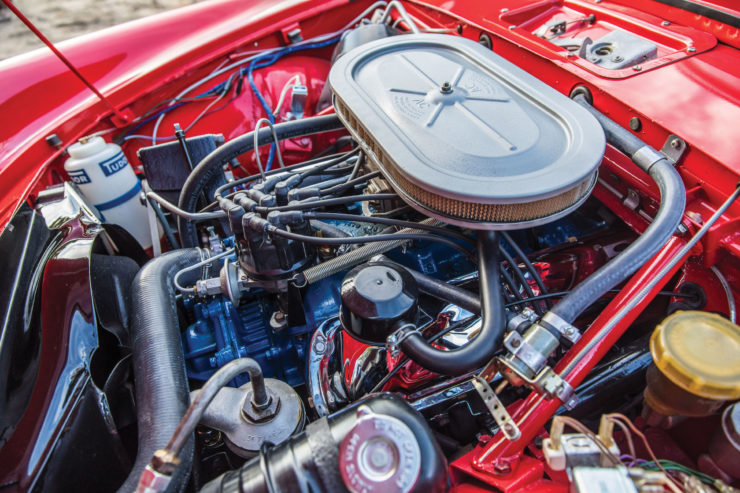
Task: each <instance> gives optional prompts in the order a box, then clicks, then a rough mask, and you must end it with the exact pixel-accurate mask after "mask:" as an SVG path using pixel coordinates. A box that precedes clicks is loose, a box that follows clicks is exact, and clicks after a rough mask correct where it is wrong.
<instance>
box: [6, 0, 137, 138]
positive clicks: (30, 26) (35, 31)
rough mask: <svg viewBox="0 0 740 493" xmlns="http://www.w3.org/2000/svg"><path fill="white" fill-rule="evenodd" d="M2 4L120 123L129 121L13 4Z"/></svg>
mask: <svg viewBox="0 0 740 493" xmlns="http://www.w3.org/2000/svg"><path fill="white" fill-rule="evenodd" d="M3 3H4V4H5V6H6V7H7V8H8V9H10V11H11V12H13V14H15V16H16V17H18V18H19V19H20V20H21V22H23V23H24V24H25V25H26V26H27V27H28V29H30V30H31V32H33V34H35V35H36V37H37V38H39V39H40V40H41V41H42V42H43V43H44V44H45V45H46V46H47V47H48V48H49V49H50V50H51V51H52V52H53V53H54V54H55V55H56V56H57V58H59V59H60V60H61V61H62V63H64V64H65V65H66V66H67V68H69V69H70V70H71V71H72V73H73V74H75V75H76V76H77V78H78V79H80V80H81V81H82V83H83V84H85V85H86V86H87V87H88V88H89V89H90V90H91V91H92V92H94V93H95V95H96V96H97V97H98V98H99V99H100V100H101V101H102V102H103V104H105V105H106V106H107V107H108V108H109V109H110V110H111V111H113V113H115V115H116V116H117V117H118V118H119V120H120V122H121V123H123V124H125V123H128V122H129V121H130V120H131V115H130V114H129V115H124V114H123V113H122V112H121V111H120V110H119V109H118V108H116V107H115V106H113V104H112V103H111V102H110V101H108V99H107V98H106V97H105V96H103V95H102V94H101V93H100V91H98V89H97V88H96V87H95V86H94V85H93V83H92V82H90V81H89V80H87V79H86V78H85V76H84V75H82V74H81V73H80V71H79V70H78V69H77V67H75V66H74V64H73V63H72V62H70V61H69V59H68V58H67V57H66V56H64V55H63V54H62V52H61V51H59V50H58V49H57V47H56V46H54V43H52V42H51V41H49V38H47V37H46V36H44V34H43V33H42V32H41V31H39V29H38V28H37V27H36V26H35V25H34V24H33V22H31V20H30V19H29V18H28V17H26V16H25V15H24V14H23V12H21V11H20V10H19V9H18V7H16V6H15V5H13V2H11V1H10V0H3Z"/></svg>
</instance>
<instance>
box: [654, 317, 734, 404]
mask: <svg viewBox="0 0 740 493" xmlns="http://www.w3.org/2000/svg"><path fill="white" fill-rule="evenodd" d="M650 352H651V353H652V355H653V361H654V362H655V366H657V367H658V368H659V369H660V371H661V372H662V373H663V375H665V376H666V377H667V378H668V379H669V380H671V381H672V382H673V383H675V384H676V385H678V386H679V387H681V388H683V389H684V390H686V391H688V392H691V393H692V394H695V395H697V396H699V397H703V398H706V399H717V400H734V399H738V398H740V327H738V326H737V325H735V324H733V323H732V322H730V321H729V320H727V319H725V318H723V317H721V316H719V315H716V314H714V313H707V312H700V311H679V312H676V313H674V314H672V315H670V316H669V317H666V319H665V320H663V322H661V323H660V324H659V325H658V327H657V328H656V329H655V331H654V332H653V335H652V336H651V337H650Z"/></svg>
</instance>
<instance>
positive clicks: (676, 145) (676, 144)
mask: <svg viewBox="0 0 740 493" xmlns="http://www.w3.org/2000/svg"><path fill="white" fill-rule="evenodd" d="M682 146H683V144H682V143H681V141H680V140H678V139H673V140H671V147H673V148H674V149H680V148H681V147H682Z"/></svg>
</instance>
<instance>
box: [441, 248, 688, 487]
mask: <svg viewBox="0 0 740 493" xmlns="http://www.w3.org/2000/svg"><path fill="white" fill-rule="evenodd" d="M684 244H685V242H684V240H682V239H681V238H678V237H674V238H672V239H671V240H670V241H669V242H668V243H667V244H666V245H665V246H664V247H663V249H662V250H661V251H660V252H659V253H658V254H656V255H655V257H653V259H651V261H650V262H648V263H647V264H646V265H644V266H643V267H642V268H641V269H640V270H639V271H638V272H637V273H636V274H635V275H634V276H633V277H632V278H631V279H630V281H629V282H628V283H627V284H626V285H625V287H624V288H623V289H622V291H621V292H620V293H619V294H618V295H617V297H616V298H614V300H612V301H611V303H609V305H608V306H607V307H606V309H605V310H604V311H603V312H602V313H601V314H600V315H599V316H598V317H597V318H596V320H594V322H593V324H591V326H590V327H589V328H588V329H587V330H586V331H585V332H584V334H583V337H582V338H581V339H580V340H579V341H578V343H576V344H575V345H574V346H573V347H572V348H571V349H570V350H569V351H568V352H567V353H566V355H565V356H564V357H563V359H562V360H561V361H560V362H559V363H558V365H557V366H556V367H555V371H556V372H559V371H561V370H562V369H563V368H564V367H565V366H566V365H567V364H568V363H569V362H570V361H571V360H572V359H573V356H574V355H575V354H577V352H578V351H579V350H580V349H581V348H582V347H584V346H585V345H586V344H588V343H589V342H590V340H591V339H592V337H593V335H594V334H595V333H596V332H597V331H598V330H599V328H600V327H602V326H603V325H604V324H606V323H607V322H609V321H610V319H611V318H612V317H613V316H614V315H615V314H616V313H618V312H619V310H620V309H621V308H622V307H623V306H624V305H625V304H626V303H627V302H629V301H630V300H631V299H632V298H633V297H634V296H635V295H636V294H637V293H638V292H639V290H640V289H641V288H642V287H643V286H644V284H645V282H646V281H647V280H649V279H652V278H653V277H654V276H655V274H656V273H657V272H659V271H660V269H661V268H663V266H665V265H666V264H667V263H668V262H669V261H670V260H671V259H672V258H673V256H674V255H676V253H677V252H678V251H679V250H680V249H681V247H682V246H683V245H684ZM678 269H680V264H679V265H677V266H676V267H675V269H674V270H673V271H672V272H671V273H670V274H669V275H667V276H666V277H664V278H663V280H662V281H661V282H660V283H658V284H657V285H656V286H655V288H654V289H653V290H652V291H651V293H650V294H649V295H647V296H644V297H643V298H642V300H641V301H640V304H639V305H638V306H637V307H636V308H635V309H634V310H632V311H631V312H630V313H629V315H628V316H626V317H624V318H622V319H621V320H620V321H619V322H618V323H617V325H616V326H615V327H614V329H613V330H612V331H611V332H609V333H608V335H607V336H606V337H605V338H604V339H602V340H601V341H600V342H599V343H598V344H597V345H596V346H595V347H594V349H593V350H592V351H591V352H590V353H588V355H587V356H586V357H584V358H583V359H582V360H581V361H579V362H578V364H577V365H576V366H575V367H574V369H573V370H572V371H571V372H570V374H568V375H567V377H566V380H567V381H568V383H570V384H571V385H572V386H573V387H574V388H575V387H577V386H578V384H579V383H580V382H581V381H583V379H584V378H585V377H586V375H587V374H588V372H589V371H591V369H593V367H594V366H595V365H596V363H598V362H599V360H601V358H602V357H603V356H604V354H606V352H607V351H608V350H609V349H610V348H611V347H612V346H613V345H614V343H615V342H616V341H617V340H618V339H619V338H620V337H621V336H622V334H624V332H625V330H627V328H628V327H629V326H630V324H631V323H632V322H633V321H634V320H635V319H636V318H637V316H638V315H639V314H640V312H641V311H642V310H643V309H644V308H645V307H646V306H647V305H648V304H649V303H650V302H651V301H652V299H653V298H654V297H655V295H656V294H657V292H658V291H660V290H661V289H662V288H663V286H664V285H665V283H666V282H667V281H668V280H669V279H670V277H671V276H672V275H673V274H674V273H675V272H676V271H677V270H678ZM560 405H561V404H560V401H558V400H544V399H543V398H542V397H540V396H538V395H536V394H532V395H530V396H529V397H528V398H527V399H526V400H525V402H524V404H523V405H521V406H520V407H518V408H517V409H516V410H515V411H514V412H513V416H512V417H513V418H514V419H515V420H516V422H517V424H518V425H519V429H520V431H521V433H522V435H521V438H519V439H518V440H516V441H509V440H507V439H506V438H504V437H503V436H502V435H501V434H498V435H497V436H495V437H493V439H492V440H491V441H490V442H488V443H487V444H485V445H484V446H479V447H477V448H476V449H474V450H473V452H472V456H471V458H469V459H468V460H469V463H470V464H467V462H468V461H466V460H465V459H466V458H462V459H459V460H458V461H456V462H454V463H453V464H452V467H453V468H456V469H460V470H462V471H464V472H466V473H467V474H469V475H471V476H472V477H474V478H477V479H479V480H483V481H486V482H488V483H490V484H492V485H494V486H496V487H497V488H500V489H503V488H506V487H508V485H509V483H510V481H511V478H512V477H518V476H519V475H520V474H521V473H520V472H519V469H518V468H519V467H520V464H521V463H522V461H525V460H527V459H528V458H527V457H526V456H523V455H522V452H523V450H524V448H525V447H527V445H528V444H529V443H530V442H531V441H532V440H533V439H534V438H535V437H536V436H537V435H538V434H539V433H541V432H542V428H543V427H544V425H545V423H546V422H547V421H548V420H549V419H550V418H551V417H552V416H553V414H554V413H555V411H557V409H558V408H559V407H560ZM471 459H472V460H471ZM502 463H506V464H508V466H507V468H510V469H511V471H510V472H508V473H507V474H499V473H497V467H498V470H501V466H500V464H502ZM507 468H504V470H506V469H507Z"/></svg>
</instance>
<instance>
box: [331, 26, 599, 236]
mask: <svg viewBox="0 0 740 493" xmlns="http://www.w3.org/2000/svg"><path fill="white" fill-rule="evenodd" d="M329 83H330V84H331V88H332V90H333V92H334V103H335V109H336V111H337V113H338V114H339V116H340V118H341V119H342V120H343V122H344V123H345V125H346V126H347V128H348V129H349V130H350V132H351V133H352V134H353V136H354V137H355V138H356V139H357V140H358V141H359V142H360V145H362V147H363V148H364V150H365V151H366V152H367V153H368V155H369V157H370V158H371V160H372V161H373V162H374V163H375V164H376V165H377V166H378V167H379V168H380V170H381V171H382V172H383V174H384V176H385V177H386V178H387V179H388V180H389V181H390V182H391V184H392V185H393V187H394V189H395V190H396V191H397V192H398V193H399V194H400V195H401V196H402V197H403V199H404V200H405V201H407V202H408V203H409V204H410V205H412V206H413V207H415V208H416V209H418V210H420V211H421V212H423V213H425V214H427V215H429V216H432V217H435V218H438V219H440V220H442V221H445V222H448V223H452V224H458V225H463V226H469V227H473V228H476V229H515V228H521V227H524V226H531V225H535V224H541V223H545V222H549V221H552V220H554V219H556V218H558V217H561V216H563V215H565V214H567V213H568V212H570V211H571V210H573V209H574V208H575V207H577V206H578V205H580V204H581V203H582V202H583V201H584V200H585V199H586V198H587V197H588V195H589V194H590V192H591V189H592V188H593V186H594V184H595V182H596V173H597V171H596V169H597V167H598V165H599V163H600V162H601V158H602V157H603V154H604V147H605V138H604V133H603V131H602V129H601V127H600V126H599V124H598V122H597V121H596V120H595V119H594V118H593V117H592V116H591V115H590V114H589V113H588V112H587V111H586V110H584V109H583V108H581V107H580V106H579V105H578V104H577V103H575V102H573V101H571V100H570V99H569V98H567V97H566V96H564V95H562V94H560V93H559V92H557V91H555V90H554V89H552V88H551V87H549V86H547V85H546V84H544V83H543V82H540V81H539V80H537V79H536V78H534V77H533V76H531V75H529V74H528V73H526V72H524V71H523V70H521V69H519V68H518V67H516V66H514V65H513V64H511V63H510V62H508V61H506V60H504V59H503V58H501V57H500V56H498V55H496V54H495V53H493V52H491V51H489V50H487V49H486V48H484V47H483V46H481V45H479V44H478V43H475V42H473V41H471V40H468V39H465V38H462V37H458V36H449V35H440V34H415V35H406V36H398V37H393V38H388V39H383V40H379V41H374V42H372V43H368V44H366V45H363V46H361V47H359V48H357V49H355V50H353V51H351V52H349V53H347V54H346V55H345V56H343V57H342V58H341V59H339V60H338V61H337V62H336V63H335V64H334V66H333V67H332V69H331V73H330V76H329Z"/></svg>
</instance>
